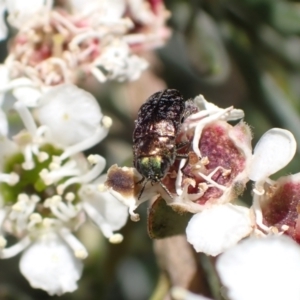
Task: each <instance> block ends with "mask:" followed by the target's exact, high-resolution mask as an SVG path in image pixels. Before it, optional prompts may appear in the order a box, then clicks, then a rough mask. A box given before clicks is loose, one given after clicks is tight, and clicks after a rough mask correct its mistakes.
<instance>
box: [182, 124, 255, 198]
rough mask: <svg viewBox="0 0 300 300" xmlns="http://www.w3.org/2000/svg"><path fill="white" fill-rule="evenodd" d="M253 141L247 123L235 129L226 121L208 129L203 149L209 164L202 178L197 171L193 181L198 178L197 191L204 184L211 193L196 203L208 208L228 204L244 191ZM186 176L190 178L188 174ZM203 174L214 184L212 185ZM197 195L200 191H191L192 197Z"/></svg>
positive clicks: (201, 150) (202, 135)
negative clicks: (214, 203)
mask: <svg viewBox="0 0 300 300" xmlns="http://www.w3.org/2000/svg"><path fill="white" fill-rule="evenodd" d="M250 140H251V133H250V130H249V127H248V126H247V125H246V124H245V123H243V122H241V123H239V124H238V125H236V126H234V127H232V126H231V125H229V124H228V123H226V122H225V121H216V122H214V123H212V124H209V125H207V126H206V127H205V128H204V130H203V132H202V134H201V138H200V141H199V149H200V152H201V155H202V157H207V159H208V164H206V165H205V166H204V167H202V170H201V172H200V173H199V175H197V174H196V172H195V171H193V169H192V174H190V175H191V178H193V177H195V180H196V184H195V188H197V187H198V186H199V184H201V183H208V189H207V190H206V191H205V193H204V194H203V196H202V197H201V198H199V199H198V200H197V201H196V202H197V203H198V204H205V203H206V202H208V201H209V202H215V201H217V203H225V202H228V201H230V200H232V199H233V198H236V196H237V195H238V194H240V193H241V192H242V191H243V189H244V185H245V184H246V182H247V181H248V177H247V173H248V166H249V162H250V158H251V145H250ZM187 171H188V170H187ZM185 173H186V174H188V172H186V170H185ZM193 173H194V174H196V176H195V175H193ZM202 174H203V175H205V176H207V177H209V178H210V179H211V180H212V181H210V182H208V181H207V180H206V178H205V177H204V176H202ZM201 177H202V178H201ZM213 182H215V184H214V183H213ZM220 187H221V188H220ZM196 192H198V191H197V190H194V191H193V190H192V189H190V190H189V193H196Z"/></svg>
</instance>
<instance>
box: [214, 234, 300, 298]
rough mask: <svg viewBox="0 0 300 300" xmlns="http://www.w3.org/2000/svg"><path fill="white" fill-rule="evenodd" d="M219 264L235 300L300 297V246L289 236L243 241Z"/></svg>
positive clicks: (229, 295)
mask: <svg viewBox="0 0 300 300" xmlns="http://www.w3.org/2000/svg"><path fill="white" fill-rule="evenodd" d="M216 267H217V271H218V273H219V276H220V278H221V281H222V282H223V284H224V285H225V286H226V287H227V288H228V297H229V299H231V300H254V299H255V300H266V299H272V300H282V299H288V300H299V299H300V285H299V278H300V247H299V245H297V244H296V243H295V242H294V241H293V240H291V239H290V238H289V237H287V236H271V237H266V238H261V239H255V238H252V239H248V240H246V241H243V242H241V243H240V244H239V245H237V246H236V247H234V248H232V249H230V250H228V251H227V252H225V253H224V254H223V255H221V256H220V258H219V259H218V261H217V265H216Z"/></svg>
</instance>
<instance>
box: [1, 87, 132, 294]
mask: <svg viewBox="0 0 300 300" xmlns="http://www.w3.org/2000/svg"><path fill="white" fill-rule="evenodd" d="M9 104H10V106H8V107H9V108H7V109H5V110H4V111H2V114H1V122H0V123H1V136H0V144H1V147H0V168H1V171H0V172H1V173H0V190H1V193H0V200H1V208H0V258H10V257H12V256H14V255H16V254H18V253H20V252H22V251H24V252H23V254H22V257H21V260H20V270H21V272H22V274H23V275H24V276H25V277H26V278H27V279H28V281H29V282H30V284H31V285H32V286H33V287H35V288H41V289H44V290H46V291H47V292H48V293H49V294H62V293H65V292H72V291H74V290H75V289H76V288H77V283H76V282H77V280H78V279H79V278H80V276H81V273H82V262H81V261H82V259H84V258H86V257H87V255H88V253H87V250H86V249H85V247H84V246H83V245H82V243H81V242H80V241H79V240H78V239H77V238H76V237H75V235H73V232H75V231H76V230H77V229H78V228H79V227H80V225H81V224H82V223H83V222H85V220H86V218H87V217H89V218H90V219H92V220H93V221H94V223H95V224H96V225H97V226H98V227H99V228H100V230H101V231H102V233H103V235H104V236H105V237H107V238H108V239H109V240H110V242H112V243H118V242H121V241H122V239H123V237H122V236H121V235H120V234H117V233H114V231H115V230H118V229H120V228H121V227H122V226H124V224H125V223H126V221H127V208H126V206H124V205H123V204H122V203H120V202H119V201H118V200H116V199H115V198H114V197H113V196H111V195H110V194H109V193H108V192H105V191H102V190H101V189H99V185H100V184H101V183H102V182H103V181H104V177H103V176H100V174H101V172H102V171H103V169H104V167H105V159H104V158H103V157H101V156H100V155H90V156H88V157H87V158H86V157H85V156H84V154H83V151H84V150H87V149H89V148H90V147H92V146H93V145H95V144H97V143H99V142H100V141H101V140H102V139H103V138H104V137H105V136H106V135H107V133H108V129H109V127H110V125H111V122H112V120H111V119H110V118H109V117H107V116H103V115H102V113H101V110H100V107H99V105H98V103H97V101H96V99H95V98H94V97H93V96H92V95H91V94H89V93H87V92H85V91H84V90H81V89H79V88H77V87H76V86H74V85H72V84H64V85H59V86H56V87H53V88H51V89H50V90H49V91H48V92H47V93H45V94H43V95H42V96H41V97H40V98H39V101H37V103H36V105H35V107H34V108H28V107H27V106H26V105H25V103H24V102H22V101H21V100H16V101H13V100H12V99H11V101H10V103H9ZM13 112H15V113H16V115H17V116H18V117H19V119H20V122H21V123H22V124H23V129H22V130H21V131H20V132H19V133H17V134H15V135H13V136H11V132H10V129H11V128H10V126H9V122H8V121H7V118H6V113H7V114H12V113H13ZM74 128H76V130H74ZM7 237H12V239H7ZM12 240H13V241H15V242H11V241H12Z"/></svg>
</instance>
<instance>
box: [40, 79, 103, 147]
mask: <svg viewBox="0 0 300 300" xmlns="http://www.w3.org/2000/svg"><path fill="white" fill-rule="evenodd" d="M78 112H80V113H78ZM37 117H38V120H39V122H40V123H41V124H42V125H46V126H48V127H49V128H50V130H51V133H52V135H53V138H54V139H55V140H56V141H57V142H58V143H61V144H62V145H65V146H70V145H74V144H77V143H79V142H82V141H83V140H87V139H88V138H90V137H91V136H93V135H94V134H95V133H96V132H97V130H98V129H99V127H100V122H101V120H102V117H103V115H102V113H101V110H100V107H99V105H98V103H97V101H96V99H95V98H94V97H93V96H92V95H91V94H90V93H87V92H86V91H84V90H82V89H79V88H77V87H76V86H75V85H71V84H66V85H60V86H57V87H54V88H52V89H50V90H49V92H48V93H47V94H46V95H45V96H44V97H43V98H42V100H41V106H40V107H38V108H37ZM74 128H76V130H74ZM101 128H102V127H101ZM103 130H105V131H106V132H107V129H106V128H103Z"/></svg>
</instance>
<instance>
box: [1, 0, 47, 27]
mask: <svg viewBox="0 0 300 300" xmlns="http://www.w3.org/2000/svg"><path fill="white" fill-rule="evenodd" d="M6 3H7V10H8V13H9V21H10V23H11V24H12V25H13V26H15V27H17V28H21V26H22V25H24V23H25V22H27V21H28V20H30V19H31V18H33V17H34V15H35V14H36V13H38V12H39V11H40V10H41V9H42V8H43V7H45V0H30V2H28V1H24V0H8V1H6Z"/></svg>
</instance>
